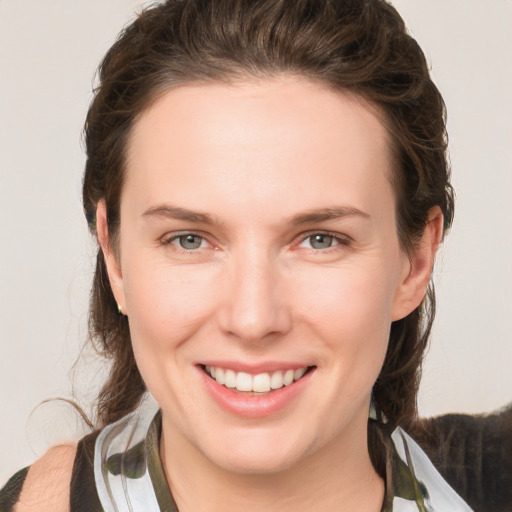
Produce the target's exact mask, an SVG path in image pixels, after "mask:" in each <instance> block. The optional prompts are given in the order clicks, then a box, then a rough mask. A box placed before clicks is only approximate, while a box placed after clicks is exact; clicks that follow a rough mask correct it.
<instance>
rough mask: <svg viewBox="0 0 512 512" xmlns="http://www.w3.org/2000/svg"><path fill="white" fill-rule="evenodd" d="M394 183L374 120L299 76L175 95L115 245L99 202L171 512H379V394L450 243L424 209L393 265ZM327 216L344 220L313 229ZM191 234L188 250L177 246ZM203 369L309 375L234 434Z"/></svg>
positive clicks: (154, 109)
mask: <svg viewBox="0 0 512 512" xmlns="http://www.w3.org/2000/svg"><path fill="white" fill-rule="evenodd" d="M393 164H394V162H393V158H392V154H391V151H390V143H389V135H388V133H387V131H386V129H385V128H384V127H383V125H382V124H381V122H380V121H379V119H378V117H377V115H376V113H375V110H374V109H372V108H371V107H370V106H369V105H368V104H366V103H365V102H364V101H363V100H361V99H358V98H357V97H354V96H352V95H349V94H344V93H340V92H333V91H331V90H328V89H327V88H324V87H322V86H320V85H319V84H315V83H311V82H308V81H307V80H305V79H297V78H293V77H285V76H282V77H277V78H274V79H272V80H264V81H259V82H244V83H238V84H236V85H225V84H207V85H194V86H192V85H188V86H182V87H179V88H176V89H173V90H171V91H169V92H166V93H165V94H164V95H163V96H162V97H161V98H159V99H158V100H157V101H156V102H155V103H153V104H152V106H151V107H150V108H149V109H147V110H146V111H145V112H144V113H143V114H142V115H141V117H140V118H139V119H138V121H137V122H136V124H135V126H134V129H133V132H132V134H131V139H130V141H129V145H128V154H127V172H126V179H125V184H124V188H123V192H122V197H121V227H120V233H119V238H118V239H119V245H118V247H116V248H113V247H112V246H111V245H110V243H109V233H108V228H107V224H106V219H105V205H104V203H103V202H100V203H99V205H98V211H97V225H98V237H99V241H100V243H101V245H102V248H103V250H104V254H105V256H106V261H107V267H108V271H109V277H110V281H111V285H112V289H113V291H114V295H115V297H116V299H117V301H118V303H119V304H120V306H121V308H122V311H123V313H124V314H126V315H127V316H128V318H129V322H130V330H131V334H132V340H133V347H134V352H135V356H136V359H137V364H138V366H139V369H140V371H141V374H142V376H143V378H144V381H145V382H146V384H147V387H148V389H149V390H150V391H151V393H152V394H153V396H154V397H155V398H156V400H157V401H158V403H159V404H160V406H161V407H162V411H163V412H162V414H163V432H162V445H161V454H162V459H163V463H164V469H165V472H166V475H167V478H168V480H169V483H170V486H171V489H172V492H173V495H174V497H175V499H176V501H177V503H178V506H179V508H180V511H188V510H202V511H210V510H212V511H213V510H261V507H262V506H265V507H266V508H267V509H269V510H280V511H283V510H285V511H286V510H294V511H297V510H313V509H315V510H327V511H329V510H337V511H339V510H363V511H364V510H368V511H370V510H375V511H378V510H380V507H381V505H382V500H383V492H384V490H383V483H382V481H381V480H380V478H379V477H378V475H377V474H376V473H375V471H374V469H373V467H372V465H371V463H370V460H369V456H368V451H367V437H366V435H367V434H366V425H367V418H368V408H369V402H370V396H371V389H372V386H373V384H374V382H375V380H376V379H377V376H378V374H379V372H380V369H381V367H382V364H383V361H384V357H385V353H386V348H387V341H388V336H389V329H390V325H391V322H392V321H394V320H398V319H400V318H403V317H404V316H406V315H407V314H408V313H410V312H411V311H412V310H413V309H414V308H416V307H417V306H418V305H419V303H420V302H421V300H422V298H423V296H424V293H425V289H426V286H427V283H428V280H429V277H430V273H431V269H432V264H433V258H434V255H435V252H436V250H437V246H438V244H439V242H440V239H441V232H442V231H441V230H442V214H441V213H440V211H439V209H438V208H434V209H433V210H432V211H431V212H430V216H429V222H428V223H427V227H426V229H425V234H424V236H423V239H422V241H421V243H420V244H419V245H418V247H416V249H415V250H414V251H413V252H412V253H411V254H410V255H406V254H405V253H404V251H403V250H402V249H401V247H400V244H399V240H398V235H397V231H396V217H395V194H394V191H393V188H392V185H391V182H390V176H391V174H392V172H393ZM172 208H180V209H182V210H180V211H183V209H186V210H187V211H190V212H194V213H196V214H197V213H200V214H204V215H207V216H208V219H209V221H208V222H206V221H207V220H208V219H206V218H204V216H203V217H201V216H199V217H198V216H197V215H196V218H193V217H191V216H190V215H189V216H188V218H187V219H182V218H181V219H180V218H176V216H175V215H176V212H177V210H172ZM333 209H338V210H340V211H341V213H343V215H338V216H336V217H335V218H328V219H326V218H319V217H318V216H317V217H316V218H313V217H311V215H309V214H311V213H312V212H317V213H318V212H323V213H325V211H326V210H329V211H332V210H333ZM340 211H338V213H340ZM307 215H309V217H306V216H307ZM299 217H300V220H301V222H298V220H299ZM187 233H191V234H195V235H196V236H197V237H199V238H192V240H194V241H196V242H198V243H199V247H198V248H197V249H192V250H190V249H184V248H183V247H181V246H180V243H181V242H183V239H180V238H177V236H178V235H183V234H187ZM315 234H324V236H326V237H327V238H324V239H323V241H324V242H326V244H325V245H324V246H322V247H321V248H318V247H317V245H315V246H314V247H313V245H312V244H314V242H315V240H317V239H314V238H311V236H312V235H315ZM329 236H332V238H329ZM329 245H330V246H329ZM114 249H115V250H114ZM211 360H213V361H224V362H227V363H229V364H233V365H236V364H245V365H260V366H261V367H263V368H264V367H265V366H266V365H267V366H268V365H269V364H271V363H272V364H278V365H279V364H282V366H283V367H284V368H286V367H287V365H288V366H290V365H292V364H293V365H295V366H308V367H312V368H313V371H312V372H311V373H310V374H309V376H308V380H307V382H306V383H305V385H303V387H302V388H301V390H300V392H299V393H298V394H297V396H295V397H294V399H293V400H292V401H291V402H290V403H288V404H287V405H286V406H285V407H283V408H281V409H280V410H278V411H277V412H275V413H273V414H270V415H268V416H264V417H257V418H246V417H240V416H239V415H237V414H233V413H231V412H229V411H226V410H225V409H223V408H222V407H221V406H219V404H218V403H217V401H215V400H214V399H213V398H212V396H211V394H210V393H209V392H208V391H207V390H206V388H205V385H204V372H203V371H202V370H201V367H200V366H199V365H200V364H204V362H205V361H211ZM227 363H226V365H227Z"/></svg>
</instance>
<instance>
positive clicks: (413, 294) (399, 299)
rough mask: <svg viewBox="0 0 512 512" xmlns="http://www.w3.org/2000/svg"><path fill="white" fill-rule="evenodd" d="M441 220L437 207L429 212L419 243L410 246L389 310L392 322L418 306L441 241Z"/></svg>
mask: <svg viewBox="0 0 512 512" xmlns="http://www.w3.org/2000/svg"><path fill="white" fill-rule="evenodd" d="M443 223H444V217H443V213H442V212H441V208H439V206H434V207H432V208H431V209H430V210H429V212H428V220H427V224H426V226H425V230H424V231H423V235H422V237H421V241H420V243H419V244H417V245H416V246H415V247H413V250H412V253H411V254H410V255H409V257H408V260H409V261H408V264H406V265H404V272H403V274H402V276H401V278H400V283H399V286H398V288H397V291H396V294H395V298H394V303H393V311H392V320H393V321H395V320H400V319H402V318H404V317H406V316H407V315H408V314H409V313H411V312H412V311H414V310H415V309H416V308H417V307H418V306H419V305H420V304H421V301H422V300H423V298H424V297H425V293H426V291H427V286H428V283H429V281H430V275H431V274H432V269H433V266H434V259H435V256H436V253H437V250H438V249H439V244H440V243H441V240H442V238H443Z"/></svg>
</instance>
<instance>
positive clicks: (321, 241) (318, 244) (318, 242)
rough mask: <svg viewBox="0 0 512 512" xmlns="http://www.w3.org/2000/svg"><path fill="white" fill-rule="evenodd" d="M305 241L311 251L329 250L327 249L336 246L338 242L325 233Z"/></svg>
mask: <svg viewBox="0 0 512 512" xmlns="http://www.w3.org/2000/svg"><path fill="white" fill-rule="evenodd" d="M306 240H307V241H308V242H309V244H310V245H311V247H312V248H313V249H329V247H332V246H333V245H337V244H338V241H337V240H336V239H335V238H334V237H333V236H332V235H326V234H325V233H317V234H315V235H310V236H308V238H307V239H306Z"/></svg>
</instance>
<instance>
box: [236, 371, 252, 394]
mask: <svg viewBox="0 0 512 512" xmlns="http://www.w3.org/2000/svg"><path fill="white" fill-rule="evenodd" d="M235 387H236V389H237V390H238V391H252V377H251V376H250V375H249V374H248V373H244V372H239V373H238V374H237V376H236V385H235Z"/></svg>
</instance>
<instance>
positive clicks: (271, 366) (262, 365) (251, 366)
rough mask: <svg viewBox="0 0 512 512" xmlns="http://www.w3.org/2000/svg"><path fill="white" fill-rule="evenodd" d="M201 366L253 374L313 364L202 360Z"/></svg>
mask: <svg viewBox="0 0 512 512" xmlns="http://www.w3.org/2000/svg"><path fill="white" fill-rule="evenodd" d="M199 365H200V366H213V367H214V368H224V369H226V370H233V371H235V372H245V373H249V374H251V375H257V374H259V373H272V372H276V371H279V370H298V369H299V368H308V367H310V366H313V365H311V364H308V363H297V362H288V361H262V362H259V363H246V362H243V361H219V360H207V361H201V362H200V363H199Z"/></svg>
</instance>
